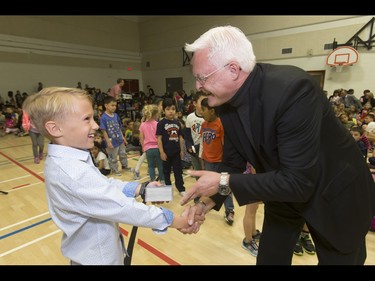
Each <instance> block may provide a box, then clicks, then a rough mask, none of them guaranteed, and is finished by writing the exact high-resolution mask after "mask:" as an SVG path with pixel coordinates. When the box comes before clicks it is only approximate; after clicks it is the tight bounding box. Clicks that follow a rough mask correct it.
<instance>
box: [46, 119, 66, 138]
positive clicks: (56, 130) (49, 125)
mask: <svg viewBox="0 0 375 281" xmlns="http://www.w3.org/2000/svg"><path fill="white" fill-rule="evenodd" d="M44 126H45V127H46V129H47V131H48V133H49V134H50V135H51V136H53V137H55V138H58V137H61V136H62V132H61V130H60V127H59V126H58V125H57V124H56V122H55V121H47V122H46V124H45V125H44Z"/></svg>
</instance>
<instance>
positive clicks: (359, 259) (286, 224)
mask: <svg viewBox="0 0 375 281" xmlns="http://www.w3.org/2000/svg"><path fill="white" fill-rule="evenodd" d="M304 223H305V219H304V218H303V217H301V215H300V212H299V211H298V208H294V207H291V205H288V204H285V203H274V202H272V203H265V205H264V222H263V228H262V236H261V238H260V242H259V252H258V257H257V265H291V263H292V257H293V249H294V246H295V245H296V242H297V239H298V237H299V235H300V233H301V231H302V228H303V225H304ZM306 224H307V226H308V228H309V230H310V234H311V237H312V239H313V241H314V244H315V249H316V254H317V257H318V261H319V263H318V264H319V265H363V264H364V262H365V260H366V241H365V237H364V239H363V243H362V244H361V245H360V246H359V247H358V248H357V249H356V250H354V251H353V252H351V253H345V254H344V253H341V252H340V251H338V250H337V249H335V248H334V247H333V246H332V245H331V244H330V243H329V242H328V241H327V240H326V239H325V238H324V237H323V236H322V235H321V234H319V233H318V232H317V231H316V230H315V229H314V228H313V227H312V226H310V225H309V223H308V222H306ZM337 235H338V236H339V235H340V230H338V232H337Z"/></svg>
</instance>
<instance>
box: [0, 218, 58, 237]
mask: <svg viewBox="0 0 375 281" xmlns="http://www.w3.org/2000/svg"><path fill="white" fill-rule="evenodd" d="M50 220H52V219H51V218H48V219H45V220H42V221H39V222H37V223H33V224H31V225H29V226H26V227H23V228H20V229H18V230H15V231H13V232H10V233H8V234H5V235H3V236H0V240H2V239H4V238H7V237H9V236H13V235H15V234H17V233H20V232H22V231H25V230H28V229H29V228H33V227H35V226H38V225H40V224H42V223H45V222H47V221H50Z"/></svg>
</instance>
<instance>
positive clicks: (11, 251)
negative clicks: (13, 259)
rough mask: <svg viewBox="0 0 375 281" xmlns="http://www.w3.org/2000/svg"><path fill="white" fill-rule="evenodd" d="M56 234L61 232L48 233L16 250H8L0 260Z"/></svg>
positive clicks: (1, 255)
mask: <svg viewBox="0 0 375 281" xmlns="http://www.w3.org/2000/svg"><path fill="white" fill-rule="evenodd" d="M58 232H61V230H60V229H58V230H55V231H54V232H51V233H49V234H47V235H44V236H42V237H39V238H37V239H35V240H32V241H30V242H27V243H25V244H22V245H21V246H18V247H16V248H13V249H12V250H9V251H7V252H4V253H2V254H0V258H1V257H4V256H6V255H9V254H11V253H14V252H16V251H18V250H21V249H23V248H25V247H27V246H30V245H32V244H35V243H36V242H39V241H41V240H43V239H46V238H48V237H50V236H52V235H55V234H56V233H58Z"/></svg>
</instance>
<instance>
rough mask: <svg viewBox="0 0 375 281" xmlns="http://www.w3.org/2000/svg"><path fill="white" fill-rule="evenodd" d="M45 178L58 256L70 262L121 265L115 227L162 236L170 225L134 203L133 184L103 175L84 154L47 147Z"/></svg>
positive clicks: (157, 212)
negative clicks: (58, 236)
mask: <svg viewBox="0 0 375 281" xmlns="http://www.w3.org/2000/svg"><path fill="white" fill-rule="evenodd" d="M44 176H45V184H46V192H47V200H48V207H49V211H50V214H51V217H52V219H53V221H54V223H55V224H56V225H57V227H58V228H59V229H61V230H62V232H63V236H62V242H61V251H62V254H63V255H64V256H65V257H66V258H68V259H70V260H71V261H73V262H74V263H78V264H93V265H121V264H123V260H124V254H125V253H126V250H125V248H124V244H123V242H122V241H123V239H122V235H121V233H120V229H119V224H118V223H124V224H129V225H134V226H141V227H148V228H152V229H153V230H154V231H156V232H158V233H160V232H162V233H163V232H165V231H166V229H167V228H168V226H170V225H171V223H172V221H173V217H174V216H173V213H172V212H171V211H169V210H167V209H164V208H158V207H155V206H153V205H151V206H147V205H145V204H143V203H140V202H137V201H136V200H135V198H134V196H135V189H136V188H137V186H138V183H137V182H124V181H121V180H118V179H113V178H107V177H106V176H104V175H102V174H101V173H100V171H99V170H98V169H97V168H96V167H95V166H94V164H93V162H92V159H91V156H90V154H89V151H86V150H80V149H76V148H72V147H67V146H62V145H56V144H49V145H48V156H47V158H46V161H45V166H44Z"/></svg>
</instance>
